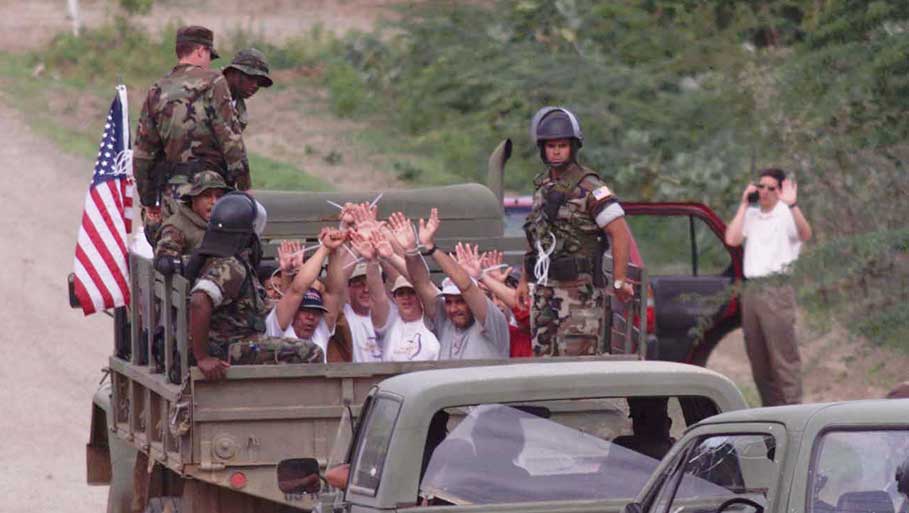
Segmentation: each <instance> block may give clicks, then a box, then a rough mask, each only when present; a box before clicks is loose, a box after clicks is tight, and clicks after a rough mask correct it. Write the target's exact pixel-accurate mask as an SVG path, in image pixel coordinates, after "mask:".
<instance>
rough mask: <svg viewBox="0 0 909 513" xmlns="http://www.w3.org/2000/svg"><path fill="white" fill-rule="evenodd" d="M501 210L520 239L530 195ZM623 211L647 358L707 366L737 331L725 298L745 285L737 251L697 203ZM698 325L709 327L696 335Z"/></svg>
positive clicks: (735, 313) (732, 304)
mask: <svg viewBox="0 0 909 513" xmlns="http://www.w3.org/2000/svg"><path fill="white" fill-rule="evenodd" d="M503 203H504V206H505V232H506V235H512V236H520V235H522V234H523V225H524V221H525V219H526V218H527V214H528V213H529V212H530V207H531V204H532V201H531V198H530V196H518V197H515V196H512V197H506V198H505V199H504V201H503ZM622 207H623V208H624V209H625V213H626V216H627V221H628V225H629V226H630V227H631V232H632V235H633V237H632V248H631V260H632V262H634V263H635V264H638V265H641V264H645V263H646V265H645V266H644V267H645V269H646V270H647V275H648V278H649V280H650V288H651V291H650V300H649V301H648V302H649V303H650V305H649V308H648V311H647V317H648V319H647V321H648V323H647V324H648V326H647V331H648V333H650V334H652V335H653V336H652V337H650V343H649V344H648V348H647V357H648V358H649V359H656V360H670V361H676V362H686V363H693V364H696V365H705V364H706V363H707V358H708V357H709V356H710V353H711V351H713V348H714V347H716V345H717V344H718V343H719V341H720V340H722V339H723V337H725V336H726V334H728V333H729V332H730V331H732V330H734V329H736V328H738V327H739V326H740V325H741V312H740V309H739V302H738V300H737V298H735V297H734V296H732V295H731V293H730V292H729V291H730V286H731V285H732V284H733V283H735V282H736V281H738V280H741V279H742V278H743V274H742V250H741V248H734V247H731V246H727V245H726V243H725V242H724V240H723V236H724V233H725V231H726V224H725V223H724V222H723V220H722V219H720V217H719V216H717V215H716V213H714V212H713V210H711V209H710V207H708V206H706V205H703V204H701V203H645V202H623V203H622ZM702 319H703V320H704V321H706V322H707V326H705V327H704V328H701V329H698V326H699V323H700V322H701V320H702ZM699 332H700V333H701V334H700V335H699Z"/></svg>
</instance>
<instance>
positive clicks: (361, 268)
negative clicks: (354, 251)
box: [348, 262, 366, 282]
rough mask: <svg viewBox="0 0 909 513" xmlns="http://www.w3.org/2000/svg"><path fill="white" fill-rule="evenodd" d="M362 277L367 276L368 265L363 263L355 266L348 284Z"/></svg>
mask: <svg viewBox="0 0 909 513" xmlns="http://www.w3.org/2000/svg"><path fill="white" fill-rule="evenodd" d="M361 276H366V264H365V263H363V262H360V263H359V264H357V265H356V266H354V270H353V274H351V275H350V279H349V280H348V282H350V281H353V280H355V279H356V278H359V277H361Z"/></svg>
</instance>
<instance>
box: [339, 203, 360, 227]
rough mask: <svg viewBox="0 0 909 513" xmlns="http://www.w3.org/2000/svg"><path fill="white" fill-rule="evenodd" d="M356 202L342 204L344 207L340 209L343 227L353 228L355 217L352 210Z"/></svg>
mask: <svg viewBox="0 0 909 513" xmlns="http://www.w3.org/2000/svg"><path fill="white" fill-rule="evenodd" d="M356 206H357V205H356V203H350V202H347V203H345V204H344V208H343V209H341V225H342V228H344V229H353V227H354V223H355V222H356V219H354V214H353V210H354V208H355V207H356Z"/></svg>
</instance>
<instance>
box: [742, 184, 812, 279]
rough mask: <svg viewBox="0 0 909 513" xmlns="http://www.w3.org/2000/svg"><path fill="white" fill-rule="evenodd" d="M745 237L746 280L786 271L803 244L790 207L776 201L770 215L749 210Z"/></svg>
mask: <svg viewBox="0 0 909 513" xmlns="http://www.w3.org/2000/svg"><path fill="white" fill-rule="evenodd" d="M742 233H743V234H744V236H745V277H746V278H760V277H762V276H768V275H771V274H774V273H779V272H782V271H785V270H786V266H787V265H789V264H790V263H792V262H794V261H795V259H797V258H798V256H799V251H800V250H801V248H802V241H801V239H799V231H798V228H797V227H796V226H795V219H794V218H793V217H792V212H791V211H790V209H789V206H788V205H786V204H785V203H783V202H782V201H778V202H777V203H776V206H774V207H773V208H772V209H771V210H770V211H769V212H761V209H760V207H757V206H754V207H748V209H747V210H746V211H745V222H744V225H743V227H742Z"/></svg>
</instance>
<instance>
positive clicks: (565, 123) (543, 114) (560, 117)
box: [530, 107, 584, 148]
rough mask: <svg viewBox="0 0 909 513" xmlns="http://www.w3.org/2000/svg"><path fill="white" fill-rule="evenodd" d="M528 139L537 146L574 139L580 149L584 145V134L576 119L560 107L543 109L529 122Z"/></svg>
mask: <svg viewBox="0 0 909 513" xmlns="http://www.w3.org/2000/svg"><path fill="white" fill-rule="evenodd" d="M530 139H531V140H532V141H533V143H534V144H536V145H537V146H540V145H542V143H543V141H551V140H553V139H575V140H576V141H577V146H578V148H580V147H581V146H583V145H584V134H583V133H582V132H581V124H580V123H578V118H577V117H575V115H574V114H572V113H571V111H569V110H568V109H565V108H562V107H543V108H542V109H540V110H538V111H537V113H536V114H534V115H533V118H532V119H531V121H530Z"/></svg>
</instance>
